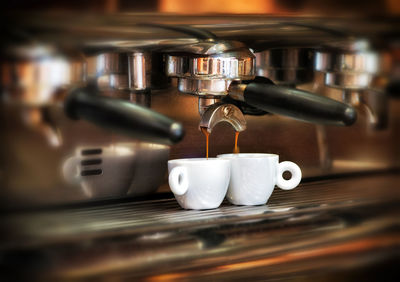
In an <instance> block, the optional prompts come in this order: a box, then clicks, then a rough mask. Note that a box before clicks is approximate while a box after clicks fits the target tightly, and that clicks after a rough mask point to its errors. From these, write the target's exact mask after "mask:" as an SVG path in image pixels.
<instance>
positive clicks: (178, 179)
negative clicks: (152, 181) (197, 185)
mask: <svg viewBox="0 0 400 282" xmlns="http://www.w3.org/2000/svg"><path fill="white" fill-rule="evenodd" d="M168 182H169V187H170V188H171V191H172V192H173V193H174V194H175V195H178V196H181V195H183V194H185V193H186V192H187V190H188V188H189V180H188V176H187V170H186V168H185V167H183V166H176V167H174V168H173V169H172V170H171V172H170V173H169V177H168Z"/></svg>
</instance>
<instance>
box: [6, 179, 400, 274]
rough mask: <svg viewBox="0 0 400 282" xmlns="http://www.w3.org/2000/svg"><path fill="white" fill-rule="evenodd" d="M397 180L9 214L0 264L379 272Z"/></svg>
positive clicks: (154, 270) (397, 216)
mask: <svg viewBox="0 0 400 282" xmlns="http://www.w3.org/2000/svg"><path fill="white" fill-rule="evenodd" d="M398 183H400V175H398V174H397V173H381V174H375V175H368V176H365V175H364V176H354V177H345V178H337V179H330V180H319V181H310V182H307V183H303V184H302V185H301V186H300V187H298V188H296V189H295V190H292V191H283V190H280V189H275V191H274V193H273V195H272V197H271V199H270V201H269V203H268V205H264V206H233V205H230V204H229V203H227V202H224V203H223V205H222V206H221V207H220V208H218V209H214V210H205V211H193V210H182V209H181V208H180V207H179V205H178V204H177V202H176V201H175V199H173V198H172V195H171V197H168V198H167V199H157V200H151V199H147V200H143V201H131V202H127V201H124V202H119V203H115V202H112V203H111V202H110V203H103V204H101V205H90V206H80V207H70V208H65V209H60V208H58V209H54V210H51V209H46V210H42V211H29V212H18V213H16V212H15V213H11V214H7V215H4V216H3V218H2V220H1V222H2V223H1V226H2V227H3V228H4V229H3V230H6V232H3V234H2V240H1V242H0V249H1V254H2V256H1V261H0V265H1V266H2V267H3V269H7V271H6V272H4V275H6V276H7V275H11V276H12V277H15V275H17V276H18V275H20V276H21V278H25V277H29V279H30V280H32V279H35V278H37V279H38V280H42V279H50V278H53V279H89V278H94V279H95V278H100V277H101V278H102V279H105V280H108V279H109V280H112V281H115V280H114V279H120V280H121V281H123V280H125V279H126V280H132V279H142V278H148V279H150V280H153V279H155V280H176V279H188V278H190V279H194V280H196V279H197V280H205V279H211V278H212V279H218V278H219V279H228V280H241V279H246V278H247V279H254V278H258V279H263V280H267V278H268V279H295V278H296V277H303V276H304V277H308V276H309V275H314V276H315V275H328V274H329V275H333V274H336V276H335V277H337V275H339V273H342V274H343V273H346V271H350V270H351V271H352V273H357V272H354V271H355V270H361V272H359V273H362V274H365V273H366V271H367V270H368V269H369V270H370V271H371V269H374V268H371V267H372V266H381V265H382V266H383V268H382V269H385V270H384V271H385V273H388V271H387V269H386V267H387V266H388V265H389V266H390V265H391V264H390V262H392V261H396V259H398V258H399V254H400V250H399V247H400V229H399V225H400V224H399V223H400V205H399V203H400V192H399V191H400V190H399V184H398ZM386 262H387V263H386ZM380 269H381V268H380ZM21 270H23V271H21ZM382 271H383V270H382ZM374 273H375V274H376V273H379V271H378V270H374ZM321 277H322V276H320V277H319V278H321ZM367 277H368V278H371V277H373V276H368V275H367ZM321 279H322V278H321ZM371 279H372V278H371Z"/></svg>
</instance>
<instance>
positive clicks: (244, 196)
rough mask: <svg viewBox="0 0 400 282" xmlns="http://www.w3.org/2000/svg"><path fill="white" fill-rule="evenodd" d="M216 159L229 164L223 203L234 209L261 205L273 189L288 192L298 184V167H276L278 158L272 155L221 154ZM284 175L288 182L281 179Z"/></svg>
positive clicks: (295, 165) (278, 164)
mask: <svg viewBox="0 0 400 282" xmlns="http://www.w3.org/2000/svg"><path fill="white" fill-rule="evenodd" d="M217 157H218V158H220V159H225V160H229V161H230V162H231V179H230V183H229V188H228V193H227V199H228V201H229V202H231V203H232V204H235V205H263V204H265V203H266V202H267V201H268V199H269V197H270V196H271V194H272V191H273V190H274V187H275V185H277V186H278V187H279V188H281V189H283V190H291V189H293V188H295V187H296V186H297V185H299V183H300V180H301V170H300V168H299V166H298V165H297V164H295V163H293V162H287V161H286V162H281V163H279V156H278V155H275V154H260V153H258V154H223V155H218V156H217ZM285 171H289V172H290V173H291V174H292V176H291V178H290V179H289V180H285V179H284V178H283V173H284V172H285Z"/></svg>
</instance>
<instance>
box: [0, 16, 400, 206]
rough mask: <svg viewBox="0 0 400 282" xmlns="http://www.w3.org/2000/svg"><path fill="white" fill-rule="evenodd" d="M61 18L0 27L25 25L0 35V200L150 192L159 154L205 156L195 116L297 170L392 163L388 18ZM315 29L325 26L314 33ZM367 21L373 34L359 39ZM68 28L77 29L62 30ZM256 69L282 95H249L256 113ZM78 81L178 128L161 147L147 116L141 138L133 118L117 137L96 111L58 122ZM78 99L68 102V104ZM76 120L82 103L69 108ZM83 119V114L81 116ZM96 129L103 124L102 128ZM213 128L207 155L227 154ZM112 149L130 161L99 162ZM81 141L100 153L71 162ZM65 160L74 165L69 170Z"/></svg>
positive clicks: (226, 139) (392, 63)
mask: <svg viewBox="0 0 400 282" xmlns="http://www.w3.org/2000/svg"><path fill="white" fill-rule="evenodd" d="M68 19H69V17H68V16H65V17H64V18H63V20H61V21H58V20H56V19H55V18H52V17H51V16H47V18H46V16H45V17H44V18H43V20H42V19H41V18H40V17H32V18H30V19H23V20H22V19H19V20H18V22H15V23H14V22H12V20H11V22H10V23H12V26H11V28H10V35H11V37H10V38H12V36H17V35H18V34H19V32H21V31H24V30H26V29H27V28H28V27H31V31H30V33H28V35H26V37H25V38H18V39H19V40H18V41H16V42H18V43H16V42H14V41H12V40H10V41H7V44H6V45H5V48H3V51H2V52H3V56H2V57H3V58H4V59H3V62H2V85H3V87H2V96H3V99H2V108H3V111H2V115H3V117H2V121H1V123H2V124H1V126H2V132H3V138H2V139H3V140H2V142H3V145H2V149H3V157H2V161H3V164H2V167H1V170H2V171H1V183H2V187H3V189H2V193H3V195H2V198H3V199H9V201H8V202H11V203H16V204H17V205H19V204H21V205H22V206H24V205H30V204H34V205H42V204H53V203H55V204H57V203H71V202H77V201H87V200H93V199H94V200H96V199H102V198H104V197H121V196H126V195H130V194H133V195H135V194H136V192H135V191H141V192H138V193H137V194H146V193H150V192H152V191H154V190H155V189H156V188H157V187H158V186H160V185H161V184H162V183H164V184H165V178H164V175H165V163H166V161H167V159H168V157H169V158H180V157H195V156H197V157H201V156H204V143H205V142H204V139H203V137H202V135H201V133H200V132H199V131H198V127H199V122H200V126H204V127H208V128H209V131H210V132H211V129H212V128H213V127H214V126H215V125H216V124H217V123H219V122H220V121H228V122H230V123H231V124H232V125H234V128H235V130H237V131H243V130H244V129H246V128H247V130H245V131H243V133H242V134H241V135H240V139H239V144H240V149H241V151H243V152H273V153H279V154H280V155H281V158H282V159H286V158H287V159H291V160H294V161H295V162H297V163H299V164H301V166H302V169H303V170H304V176H305V177H306V178H307V177H315V176H323V175H333V174H337V173H347V172H355V171H365V170H376V169H388V168H395V167H398V165H399V158H398V155H399V147H398V146H397V145H396V143H397V142H396V140H397V139H398V134H397V135H396V132H398V130H396V127H397V125H398V124H399V123H398V121H397V118H398V117H397V115H398V112H397V111H396V109H397V107H398V103H397V100H396V99H395V98H393V97H390V95H389V94H387V93H386V92H385V91H386V88H387V87H388V85H389V84H390V83H391V81H395V80H396V79H397V78H396V74H395V72H394V71H392V70H394V69H395V68H396V63H398V62H397V61H396V58H395V57H393V56H394V55H393V54H395V50H396V40H395V39H393V40H392V41H391V40H387V39H384V38H383V37H382V36H381V35H382V34H383V33H385V32H386V33H387V32H394V30H393V28H394V26H393V25H391V24H390V23H387V24H386V25H385V24H381V25H377V24H375V25H374V24H373V23H367V22H365V21H363V20H359V22H355V23H354V24H352V25H351V26H352V27H351V28H350V27H349V26H348V24H349V22H346V21H345V20H344V21H343V22H341V25H340V26H339V27H337V29H338V30H344V29H347V32H346V33H343V34H342V33H340V32H338V31H337V30H335V32H333V31H332V30H334V28H333V27H332V26H333V25H336V24H337V22H335V21H334V20H332V21H331V22H329V21H324V22H323V23H322V21H321V20H320V19H318V18H309V19H306V18H304V19H303V18H302V19H300V18H298V19H296V18H286V19H272V18H257V19H253V18H251V17H240V18H235V17H227V18H224V20H223V22H222V23H219V21H220V20H219V19H218V18H217V17H208V18H207V21H204V19H203V18H201V17H199V18H196V17H194V18H191V19H190V20H189V19H188V18H185V17H182V18H179V17H178V18H177V19H174V20H173V19H172V18H170V17H168V16H162V17H157V16H150V17H144V16H142V15H140V14H136V15H120V16H118V17H117V16H110V17H105V19H104V22H98V21H96V20H94V19H93V18H90V17H82V18H80V19H79V20H77V21H69V20H68ZM250 21H251V24H249V23H250ZM299 23H301V24H299ZM318 25H323V26H324V27H322V28H321V26H320V27H319V28H315V26H318ZM366 25H369V26H370V27H371V30H373V32H368V34H367V33H365V32H364V30H365V26H366ZM67 29H74V30H75V31H76V32H74V33H72V34H68V35H63V34H64V32H65V31H66V30H67ZM256 75H258V76H259V77H260V76H261V77H266V78H269V79H270V82H271V81H272V82H273V83H275V84H276V85H272V86H271V87H275V88H273V89H275V90H273V89H272V88H271V90H270V92H271V91H272V92H273V91H275V92H276V93H278V94H277V95H278V96H279V95H281V93H283V94H287V93H288V92H287V91H289V92H290V91H292V92H290V93H289V94H288V95H289V96H288V97H286V98H289V99H288V100H286V101H289V102H282V101H279V102H278V103H277V104H273V103H272V104H271V101H261V104H262V105H261V107H259V104H260V101H258V100H257V99H258V96H257V95H258V94H257V93H258V92H257V91H258V90H257V89H255V90H254V91H255V94H254V93H253V94H254V95H253V96H252V97H251V98H252V99H249V101H252V102H248V103H247V101H245V99H244V96H243V95H244V94H243V93H246V88H247V89H249V88H250V85H251V83H250V84H248V83H249V81H250V82H251V81H255V80H254V79H256V80H257V78H256ZM272 82H271V83H272ZM247 84H248V85H249V86H247ZM90 85H92V86H93V85H94V88H96V90H95V91H97V92H96V93H98V94H100V95H101V97H104V96H108V97H109V98H110V97H111V98H110V99H114V100H119V101H125V102H127V103H130V104H131V105H139V106H143V108H146V107H150V108H151V109H152V110H154V111H155V112H159V113H162V114H163V115H165V116H168V117H170V118H172V119H174V120H175V121H178V122H180V123H182V124H183V127H184V128H185V130H186V137H185V138H184V140H183V141H181V142H179V143H178V144H176V145H173V146H172V147H169V145H170V144H171V143H174V142H176V141H177V140H178V139H179V138H178V139H176V140H175V141H171V140H173V139H174V138H172V137H171V136H168V134H169V133H168V134H167V133H165V131H164V133H160V134H161V135H162V134H164V135H163V137H162V138H164V139H162V138H161V139H160V138H159V139H158V140H157V138H155V136H154V128H151V126H150V127H147V125H146V121H144V122H143V124H142V127H140V126H139V127H137V128H139V129H140V130H142V129H143V128H150V129H149V131H150V134H148V135H147V136H146V134H141V133H140V132H139V131H140V130H139V129H137V128H136V127H135V126H133V127H131V128H133V133H132V134H130V135H129V134H128V137H126V136H127V134H124V133H127V132H126V130H125V129H126V128H125V129H124V128H122V129H121V128H117V130H116V131H115V130H114V129H115V128H114V127H115V124H114V125H112V124H111V125H109V126H108V127H107V122H104V120H107V121H109V120H110V117H109V116H108V118H104V119H103V120H102V119H101V118H100V120H96V118H95V120H94V123H95V124H97V125H100V127H99V126H96V125H93V124H92V123H90V122H87V121H85V120H78V121H76V120H75V121H74V120H71V119H70V118H69V117H68V114H65V108H67V109H68V107H69V106H70V104H71V103H69V104H68V101H69V100H68V97H70V96H72V95H70V93H71V91H72V90H71V89H75V88H79V87H88V86H90ZM281 87H283V90H282V88H281ZM295 87H296V88H295ZM253 88H254V87H253ZM88 91H89V90H88ZM254 91H253V92H254ZM285 91H286V92H285ZM293 91H294V92H293ZM296 91H298V92H296ZM89 92H90V91H89ZM247 92H249V90H247ZM261 92H262V91H261ZM267 92H268V91H267ZM302 93H313V94H315V95H318V96H319V97H324V96H326V97H330V98H333V99H335V100H337V101H340V102H343V103H348V104H349V105H352V106H354V107H356V109H357V111H358V120H357V122H356V123H355V124H353V125H352V126H350V127H342V126H339V127H336V126H331V125H327V126H325V125H321V124H336V125H350V124H352V123H353V122H354V121H355V119H356V115H355V114H356V113H355V111H354V110H353V109H352V108H351V107H349V108H347V109H346V108H343V109H342V110H343V112H341V113H340V112H339V113H333V112H332V113H327V112H329V111H326V109H325V110H321V111H320V112H315V113H314V112H313V113H311V115H309V116H307V114H308V113H309V112H310V111H308V109H307V108H305V109H303V110H302V109H300V110H298V109H296V107H297V105H298V103H299V102H300V103H301V101H300V100H299V101H296V100H293V98H296V97H299V96H301V95H303V94H302ZM188 94H189V95H188ZM246 95H247V96H249V95H250V94H246ZM290 95H292V96H291V97H292V98H290ZM315 95H314V96H315ZM307 97H308V96H307ZM307 97H305V98H304V99H307ZM86 98H87V97H86ZM86 98H85V97H83V96H79V97H78V98H77V99H78V100H79V101H78V103H81V102H82V101H83V103H84V102H85V101H86V100H85V99H86ZM254 99H256V101H255V102H254V101H253V100H254ZM299 99H300V98H299ZM321 99H322V98H321ZM291 101H294V102H291ZM75 102H76V101H75ZM320 102H321V103H324V102H326V101H325V100H324V101H320ZM215 103H219V105H222V106H223V107H222V108H224V109H225V114H224V110H223V109H222V108H221V107H218V106H213V107H210V106H211V105H214V104H215ZM282 103H283V104H285V103H287V107H286V108H285V106H284V105H282ZM72 104H73V103H72ZM290 104H292V105H290ZM305 104H307V103H305ZM254 105H255V107H254ZM321 105H322V104H321ZM338 105H339V103H338V104H336V106H338ZM341 105H342V106H343V105H345V104H341ZM328 108H329V107H328ZM331 108H332V107H331ZM96 109H97V108H96ZM227 109H228V110H227ZM314 110H315V109H314ZM97 111H98V109H97ZM207 111H208V112H207ZM214 111H219V113H214ZM269 113H277V114H283V115H288V116H290V117H293V118H295V119H288V118H285V117H282V116H280V115H270V114H269ZM325 113H327V114H326V116H324V115H325ZM85 114H87V112H86V111H85V109H83V110H82V109H81V110H77V112H76V113H72V114H71V113H69V116H72V117H75V118H79V117H82V115H85ZM335 114H336V116H335ZM89 115H90V114H89ZM340 115H342V116H340ZM230 117H232V118H233V119H234V120H233V121H232V120H231V118H230ZM84 119H86V120H92V122H93V118H92V119H91V117H90V116H89V117H84ZM144 119H145V118H144ZM296 119H300V120H305V121H311V122H313V123H316V124H317V126H314V125H313V124H312V123H304V122H301V121H297V120H296ZM171 122H172V121H171ZM210 124H212V125H211V126H209V125H210ZM104 125H105V127H106V128H111V129H113V130H111V131H110V130H104V129H102V128H101V126H103V127H104ZM175 125H176V126H178V127H179V126H180V125H179V124H178V123H177V124H175ZM117 127H118V126H117ZM122 127H123V126H122ZM156 127H157V126H156ZM219 127H220V129H219V130H217V131H213V134H212V136H211V141H210V142H211V144H210V155H211V156H213V155H216V154H218V153H226V152H229V151H230V150H231V147H232V144H233V137H231V136H233V133H232V129H231V128H229V127H227V126H225V125H221V126H219ZM175 129H176V130H178V131H179V130H181V129H180V128H178V129H177V128H175ZM124 130H125V132H124ZM152 130H153V131H152ZM168 130H172V131H173V126H172V127H171V128H169V129H168ZM168 130H167V131H168ZM142 131H143V132H144V131H145V130H142ZM120 132H122V133H123V134H122V135H121V134H119V133H120ZM152 132H153V133H152ZM160 132H161V131H160ZM155 135H157V134H155ZM129 136H131V137H129ZM166 136H167V137H166ZM182 136H183V133H182V134H181V136H180V138H181V137H182ZM132 137H133V138H132ZM158 137H160V136H158ZM168 138H169V139H168ZM167 139H168V140H167ZM141 140H145V141H141ZM353 140H357V142H354V141H353ZM146 142H147V143H146ZM160 143H161V144H167V145H159V144H160ZM119 147H122V151H124V152H130V153H128V155H129V154H130V156H131V157H130V160H129V161H128V160H127V161H126V162H125V161H122V162H121V163H119V162H118V161H117V160H112V159H115V158H117V159H118V156H119V153H117V152H121V150H119V149H118V148H119ZM91 149H94V151H95V152H96V150H97V149H98V151H97V152H107V153H106V154H105V155H104V156H102V155H101V154H102V153H100V154H98V153H95V154H94V155H93V156H90V155H89V156H87V155H85V156H84V155H82V156H81V157H79V158H78V157H77V156H78V155H79V154H80V153H79V152H83V151H85V150H89V152H90V150H91ZM170 149H171V152H170V155H169V151H170ZM77 152H78V153H77ZM107 154H109V156H107ZM74 156H75V157H74ZM70 158H74V164H75V166H77V168H72V169H71V167H70V166H71V162H67V160H68V159H70ZM77 158H78V159H79V161H77V160H76V159H77ZM99 159H101V161H99ZM108 159H110V162H111V163H113V162H114V161H116V163H118V164H116V165H117V166H121V169H117V170H116V171H115V172H112V173H111V174H110V176H108V174H107V172H106V171H107V169H105V167H104V166H107V165H108V162H109V161H108ZM96 162H97V163H96ZM100 163H101V164H100ZM113 165H114V164H112V166H113ZM122 167H123V168H124V169H122ZM125 168H126V169H125ZM124 171H125V172H124ZM132 171H138V172H137V173H131V172H132ZM149 172H151V173H153V174H155V175H157V177H156V178H157V181H153V182H152V184H151V185H150V186H149V187H147V184H145V183H148V182H149V180H148V179H147V178H146V177H144V179H143V180H142V179H141V176H143V175H146V173H149ZM120 174H122V175H120ZM155 175H154V176H155ZM85 177H86V178H85ZM101 177H104V178H110V177H111V178H112V179H113V180H112V181H114V182H112V183H111V184H110V186H114V188H112V187H110V188H108V189H106V188H96V187H95V186H97V184H96V183H97V182H98V181H100V182H102V180H101ZM87 178H89V179H87ZM119 179H124V180H121V183H122V182H123V183H125V184H119ZM115 181H116V182H115ZM163 181H164V182H163ZM89 183H90V184H89ZM107 183H108V182H107ZM138 183H139V184H138ZM135 186H138V188H135ZM85 187H86V188H85ZM140 187H142V188H140ZM96 190H99V191H97V192H96ZM128 191H131V192H128Z"/></svg>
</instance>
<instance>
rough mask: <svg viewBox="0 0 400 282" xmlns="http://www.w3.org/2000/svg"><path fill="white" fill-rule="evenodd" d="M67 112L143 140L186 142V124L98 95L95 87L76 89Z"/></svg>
mask: <svg viewBox="0 0 400 282" xmlns="http://www.w3.org/2000/svg"><path fill="white" fill-rule="evenodd" d="M65 112H66V114H67V115H68V116H69V117H70V118H72V119H85V120H87V121H90V122H92V123H94V124H96V125H98V126H100V127H103V128H105V129H110V130H112V131H115V132H117V133H121V134H124V135H127V136H130V137H133V138H137V139H140V140H143V141H149V142H152V143H159V144H168V145H170V144H174V143H177V142H179V141H180V140H182V138H183V136H184V129H183V126H182V124H180V123H178V122H175V121H173V120H171V119H170V118H168V117H166V116H164V115H162V114H159V113H157V112H154V111H152V110H150V109H147V108H145V107H142V106H139V105H136V104H134V103H131V102H129V101H125V100H121V99H114V98H110V97H104V96H100V95H98V91H97V90H96V89H95V88H94V87H86V88H78V89H74V90H72V91H71V92H70V93H69V95H68V97H67V99H66V101H65Z"/></svg>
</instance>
